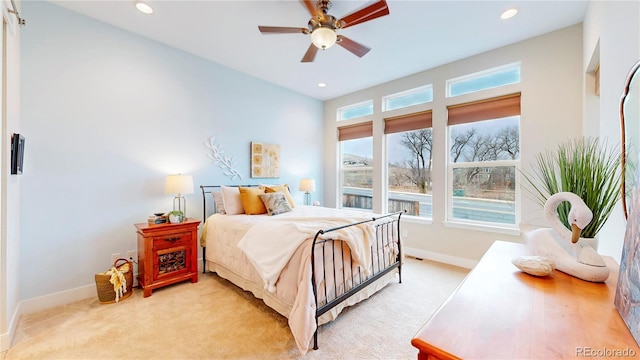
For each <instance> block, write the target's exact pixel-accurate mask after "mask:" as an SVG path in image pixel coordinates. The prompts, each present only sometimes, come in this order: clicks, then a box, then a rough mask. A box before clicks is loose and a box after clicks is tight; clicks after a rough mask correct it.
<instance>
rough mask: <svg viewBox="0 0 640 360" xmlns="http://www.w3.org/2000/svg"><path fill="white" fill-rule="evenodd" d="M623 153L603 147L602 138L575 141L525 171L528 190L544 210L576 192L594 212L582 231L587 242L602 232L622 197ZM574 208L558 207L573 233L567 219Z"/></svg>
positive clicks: (545, 154) (544, 155)
mask: <svg viewBox="0 0 640 360" xmlns="http://www.w3.org/2000/svg"><path fill="white" fill-rule="evenodd" d="M620 156H621V154H620V151H619V150H616V148H609V147H608V146H607V144H606V142H604V143H600V142H599V140H598V138H588V137H583V138H580V139H572V140H569V141H566V142H564V143H562V144H560V145H559V146H558V148H557V149H556V150H555V151H546V152H543V153H540V154H538V155H537V156H536V158H535V163H534V164H533V165H532V169H531V170H530V171H522V174H523V177H524V179H525V181H524V184H525V190H526V191H527V192H528V193H529V195H530V196H531V197H532V199H534V200H536V202H538V203H539V204H540V205H541V206H542V207H544V204H545V202H546V201H547V199H548V198H549V197H550V196H551V195H553V194H555V193H558V192H563V191H568V192H572V193H574V194H576V195H578V196H580V197H581V198H582V200H583V201H584V202H585V204H586V205H587V206H588V207H589V209H591V212H593V220H591V222H590V223H589V225H588V226H587V227H585V228H584V229H583V230H582V234H581V236H582V237H584V238H594V237H596V235H597V234H598V232H599V231H600V229H602V226H603V225H604V224H605V222H606V221H607V219H608V218H609V215H611V211H612V210H613V208H614V206H615V204H616V203H617V201H618V199H619V197H620V196H621V195H620V186H621V184H620V181H621V180H620V174H619V172H620ZM570 208H571V205H570V204H569V203H568V202H563V203H562V204H560V206H558V210H557V211H558V217H559V218H560V220H561V221H562V223H563V224H564V225H565V226H566V227H567V229H570V226H569V222H568V220H567V217H568V215H569V209H570Z"/></svg>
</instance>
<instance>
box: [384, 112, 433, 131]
mask: <svg viewBox="0 0 640 360" xmlns="http://www.w3.org/2000/svg"><path fill="white" fill-rule="evenodd" d="M432 123H433V112H432V111H431V110H427V111H421V112H417V113H413V114H407V115H400V116H394V117H388V118H385V119H384V133H385V134H393V133H398V132H403V131H411V130H419V129H425V128H430V127H432Z"/></svg>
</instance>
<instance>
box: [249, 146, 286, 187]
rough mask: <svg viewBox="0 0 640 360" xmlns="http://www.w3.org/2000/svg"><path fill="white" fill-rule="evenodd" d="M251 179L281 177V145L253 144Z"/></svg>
mask: <svg viewBox="0 0 640 360" xmlns="http://www.w3.org/2000/svg"><path fill="white" fill-rule="evenodd" d="M251 177H252V178H279V177H280V145H277V144H265V143H261V142H255V141H252V142H251Z"/></svg>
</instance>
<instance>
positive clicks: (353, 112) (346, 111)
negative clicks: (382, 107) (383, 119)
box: [337, 100, 373, 121]
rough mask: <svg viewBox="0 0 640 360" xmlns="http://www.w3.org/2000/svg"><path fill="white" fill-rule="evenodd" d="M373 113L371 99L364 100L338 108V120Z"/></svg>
mask: <svg viewBox="0 0 640 360" xmlns="http://www.w3.org/2000/svg"><path fill="white" fill-rule="evenodd" d="M371 114H373V100H368V101H364V102H361V103H358V104H353V105H349V106H345V107H341V108H339V109H338V114H337V116H338V121H344V120H351V119H355V118H359V117H362V116H367V115H371Z"/></svg>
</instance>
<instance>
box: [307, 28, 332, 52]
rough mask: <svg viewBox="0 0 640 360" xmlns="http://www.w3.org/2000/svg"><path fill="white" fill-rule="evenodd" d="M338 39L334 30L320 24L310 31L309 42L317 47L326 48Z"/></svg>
mask: <svg viewBox="0 0 640 360" xmlns="http://www.w3.org/2000/svg"><path fill="white" fill-rule="evenodd" d="M337 40H338V35H337V34H336V32H335V31H334V30H333V29H331V28H328V27H324V26H321V27H319V28H317V29H315V30H313V32H311V42H312V43H313V45H315V46H316V47H317V48H318V49H322V50H324V49H328V48H330V47H332V46H333V44H335V43H336V41H337Z"/></svg>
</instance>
